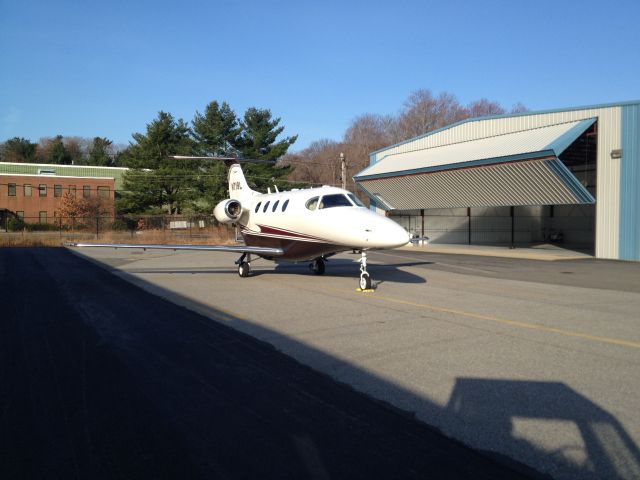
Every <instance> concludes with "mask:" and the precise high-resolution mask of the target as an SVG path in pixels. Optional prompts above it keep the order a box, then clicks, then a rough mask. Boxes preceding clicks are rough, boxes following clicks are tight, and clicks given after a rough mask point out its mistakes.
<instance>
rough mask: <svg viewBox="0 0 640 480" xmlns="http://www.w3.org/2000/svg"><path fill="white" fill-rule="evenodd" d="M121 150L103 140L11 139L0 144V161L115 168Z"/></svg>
mask: <svg viewBox="0 0 640 480" xmlns="http://www.w3.org/2000/svg"><path fill="white" fill-rule="evenodd" d="M123 148H124V147H123V146H119V147H118V146H115V145H114V144H113V141H111V140H109V139H108V138H105V137H94V138H92V139H91V138H83V137H63V136H62V135H56V136H55V137H45V138H41V139H40V141H39V142H38V143H32V142H31V141H30V140H28V139H26V138H22V137H14V138H11V139H9V140H7V141H6V142H4V143H3V144H0V161H2V162H12V163H53V164H56V165H96V166H103V167H112V166H115V164H116V160H117V156H116V154H117V152H118V151H119V150H122V149H123Z"/></svg>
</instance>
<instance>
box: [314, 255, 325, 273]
mask: <svg viewBox="0 0 640 480" xmlns="http://www.w3.org/2000/svg"><path fill="white" fill-rule="evenodd" d="M311 270H313V273H315V274H316V275H323V274H324V260H322V259H321V258H317V259H315V260H314V261H313V263H312V264H311Z"/></svg>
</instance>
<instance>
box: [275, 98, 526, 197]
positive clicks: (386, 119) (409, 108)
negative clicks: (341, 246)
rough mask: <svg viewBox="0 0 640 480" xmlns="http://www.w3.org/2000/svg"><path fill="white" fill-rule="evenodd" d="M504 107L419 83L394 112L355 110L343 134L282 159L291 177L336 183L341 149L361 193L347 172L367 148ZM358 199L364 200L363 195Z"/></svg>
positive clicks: (363, 161)
mask: <svg viewBox="0 0 640 480" xmlns="http://www.w3.org/2000/svg"><path fill="white" fill-rule="evenodd" d="M524 111H527V108H526V107H525V106H524V105H523V104H521V103H517V104H516V105H514V106H513V107H512V108H511V113H518V112H524ZM505 113H507V110H506V109H505V108H504V107H502V106H501V105H500V104H499V103H498V102H495V101H491V100H487V99H486V98H482V99H480V100H476V101H472V102H470V103H469V104H467V105H462V104H461V103H460V102H459V101H458V100H457V98H456V97H455V95H453V94H451V93H447V92H443V93H440V94H439V95H434V94H433V93H432V92H431V91H430V90H428V89H420V90H416V91H414V92H413V93H411V94H410V95H409V96H408V98H407V99H406V100H405V102H404V103H403V105H402V107H401V108H400V110H399V112H398V113H397V114H394V115H381V114H376V113H365V114H362V115H359V116H357V117H355V118H354V119H353V120H352V121H351V123H350V125H349V126H348V128H347V129H346V131H345V132H344V135H343V137H342V140H340V141H336V140H331V139H321V140H317V141H315V142H313V143H311V144H310V145H309V147H307V148H305V149H304V150H302V151H300V152H296V153H292V154H288V155H287V156H285V157H284V158H283V159H282V161H281V163H282V164H283V165H293V166H295V169H294V170H293V171H292V173H291V175H290V180H293V181H299V182H308V183H312V184H327V185H339V184H340V183H341V178H340V173H341V162H340V153H344V155H345V157H346V160H347V175H346V177H347V180H348V181H347V182H346V185H347V188H348V189H349V190H353V191H354V192H356V193H360V192H358V189H357V188H356V186H355V184H354V182H353V180H352V179H351V177H352V176H353V175H355V174H357V173H358V172H360V171H361V170H363V169H364V168H366V167H367V166H368V165H369V154H370V153H371V152H373V151H375V150H378V149H380V148H383V147H386V146H389V145H393V144H396V143H399V142H402V141H405V140H408V139H410V138H414V137H416V136H419V135H424V134H426V133H429V132H432V131H434V130H437V129H439V128H443V127H445V126H448V125H451V124H453V123H456V122H459V121H461V120H464V119H467V118H474V117H484V116H489V115H502V114H505ZM360 196H361V198H362V197H363V195H360ZM363 200H365V201H368V199H365V198H363Z"/></svg>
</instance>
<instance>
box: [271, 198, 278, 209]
mask: <svg viewBox="0 0 640 480" xmlns="http://www.w3.org/2000/svg"><path fill="white" fill-rule="evenodd" d="M279 203H280V200H276V203H274V204H273V208H272V209H271V211H272V212H275V211H276V208H278V204H279Z"/></svg>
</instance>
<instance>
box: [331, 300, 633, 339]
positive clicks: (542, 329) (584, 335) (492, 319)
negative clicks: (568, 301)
mask: <svg viewBox="0 0 640 480" xmlns="http://www.w3.org/2000/svg"><path fill="white" fill-rule="evenodd" d="M331 290H333V291H336V292H338V291H339V292H342V293H344V292H343V291H342V290H338V289H335V290H334V289H331ZM369 298H373V299H376V300H384V301H386V302H390V303H398V304H401V305H409V306H412V307H417V308H425V309H428V310H433V311H435V312H442V313H450V314H453V315H460V316H463V317H469V318H475V319H477V320H485V321H488V322H493V323H499V324H502V325H508V326H510V327H518V328H524V329H527V330H537V331H540V332H548V333H556V334H558V335H564V336H567V337H575V338H582V339H585V340H591V341H594V342H600V343H608V344H611V345H618V346H622V347H630V348H640V342H632V341H629V340H620V339H618V338H610V337H601V336H598V335H590V334H588V333H581V332H574V331H571V330H564V329H561V328H554V327H546V326H544V325H536V324H534V323H526V322H519V321H516V320H507V319H504V318H498V317H494V316H491V315H480V314H478V313H472V312H466V311H464V310H455V309H453V308H444V307H437V306H435V305H429V304H427V303H416V302H411V301H408V300H400V299H398V298H392V297H384V296H382V295H377V294H376V295H371V296H370V297H369Z"/></svg>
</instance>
